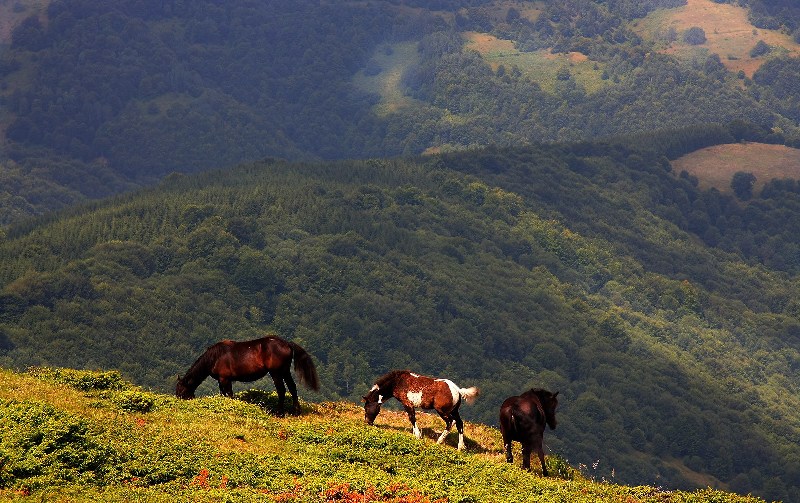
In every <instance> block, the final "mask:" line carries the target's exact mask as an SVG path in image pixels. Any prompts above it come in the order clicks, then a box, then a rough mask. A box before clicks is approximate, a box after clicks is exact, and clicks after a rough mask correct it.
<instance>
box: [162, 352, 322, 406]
mask: <svg viewBox="0 0 800 503" xmlns="http://www.w3.org/2000/svg"><path fill="white" fill-rule="evenodd" d="M292 360H294V371H295V372H296V373H297V376H298V378H299V379H300V382H301V383H303V384H305V385H306V387H308V388H310V389H312V390H314V391H317V390H318V389H319V377H317V369H316V368H315V367H314V361H313V360H312V359H311V356H309V354H308V353H306V351H305V350H304V349H303V348H301V347H300V346H298V345H297V344H295V343H294V342H288V341H285V340H283V339H281V338H279V337H263V338H261V339H256V340H254V341H246V342H235V341H229V340H224V341H220V342H218V343H216V344H214V345H213V346H211V347H210V348H208V349H206V351H205V353H203V354H202V355H200V358H198V359H197V361H195V362H194V363H193V364H192V366H191V368H190V369H189V370H188V371H187V372H186V375H184V376H183V377H178V384H177V385H176V386H175V395H176V396H177V397H178V398H194V390H196V389H197V387H198V386H200V383H201V382H203V380H205V378H206V377H208V376H211V377H213V378H214V379H216V380H217V381H219V392H220V393H221V394H222V395H223V396H229V397H232V396H233V381H241V382H251V381H256V380H258V379H261V378H262V377H264V376H265V375H267V374H269V375H270V376H271V377H272V381H273V382H274V383H275V389H276V390H277V392H278V414H283V411H284V408H283V407H284V401H285V399H286V388H287V387H288V388H289V392H290V393H291V394H292V401H293V406H292V412H293V413H294V414H299V413H300V402H299V400H298V399H297V386H296V385H295V384H294V379H292V373H291V365H292ZM284 382H285V383H286V386H284V384H283V383H284Z"/></svg>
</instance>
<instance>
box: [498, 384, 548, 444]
mask: <svg viewBox="0 0 800 503" xmlns="http://www.w3.org/2000/svg"><path fill="white" fill-rule="evenodd" d="M538 402H539V401H538V399H537V398H536V396H535V395H534V396H530V395H526V394H523V395H520V396H512V397H509V398H507V399H506V400H505V401H504V402H503V404H502V405H501V406H500V429H501V431H502V432H503V435H504V436H505V437H511V438H512V439H513V440H519V441H522V440H523V439H525V438H527V437H530V436H532V435H541V434H542V433H543V432H544V425H545V418H544V416H543V414H542V413H541V412H540V411H541V404H539V403H538Z"/></svg>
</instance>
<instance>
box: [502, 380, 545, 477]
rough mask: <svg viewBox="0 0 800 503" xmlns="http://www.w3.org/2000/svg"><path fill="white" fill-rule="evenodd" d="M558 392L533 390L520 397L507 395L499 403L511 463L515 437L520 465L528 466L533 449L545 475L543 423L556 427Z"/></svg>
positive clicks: (507, 456)
mask: <svg viewBox="0 0 800 503" xmlns="http://www.w3.org/2000/svg"><path fill="white" fill-rule="evenodd" d="M557 396H558V391H556V392H555V393H550V392H549V391H546V390H543V389H538V388H535V389H532V390H530V391H526V392H525V393H523V394H521V395H519V396H512V397H510V398H506V400H505V401H504V402H503V405H501V406H500V432H501V433H502V434H503V445H504V446H505V450H506V461H508V462H509V463H513V462H514V456H513V455H512V454H511V442H512V441H514V440H516V441H517V442H519V443H520V444H522V468H524V469H526V470H530V469H531V451H533V450H535V451H536V453H537V454H538V455H539V461H540V462H541V463H542V475H544V476H545V477H547V467H546V466H545V465H544V449H542V443H543V441H544V425H545V423H547V424H548V425H549V426H550V429H551V430H554V429H555V428H556V424H558V422H557V421H556V408H557V407H558V398H557Z"/></svg>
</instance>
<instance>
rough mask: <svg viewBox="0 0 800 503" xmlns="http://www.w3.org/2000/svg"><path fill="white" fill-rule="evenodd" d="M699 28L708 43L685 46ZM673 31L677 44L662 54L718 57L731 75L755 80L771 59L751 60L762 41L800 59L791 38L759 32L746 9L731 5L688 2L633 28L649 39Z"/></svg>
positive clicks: (708, 0)
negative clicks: (685, 37) (684, 38)
mask: <svg viewBox="0 0 800 503" xmlns="http://www.w3.org/2000/svg"><path fill="white" fill-rule="evenodd" d="M694 26H697V27H700V28H702V29H703V31H704V32H705V34H706V42H705V43H704V44H702V45H699V46H689V45H687V44H685V43H683V41H682V39H681V37H682V34H683V32H684V31H686V30H687V29H689V28H691V27H694ZM669 28H674V29H675V31H676V32H677V33H678V40H677V41H676V42H674V43H673V44H672V45H671V46H670V47H667V48H665V49H663V52H666V53H669V54H674V55H676V56H677V57H680V58H692V57H696V56H697V55H702V54H703V53H710V54H718V55H719V57H720V59H721V60H722V63H723V64H724V65H725V67H726V68H727V69H728V70H730V71H732V72H738V71H739V70H742V71H744V73H745V75H747V76H748V77H752V76H753V72H755V71H756V70H757V69H758V68H759V67H760V66H761V64H762V63H763V62H764V61H765V59H766V58H767V57H768V56H762V57H758V58H751V57H750V50H751V49H752V48H753V47H754V46H755V45H756V44H757V43H758V41H759V40H763V41H764V42H765V43H767V44H769V45H770V46H772V47H779V48H783V50H785V51H787V52H788V53H790V54H793V55H800V45H798V44H797V43H795V42H794V41H793V40H792V38H791V37H790V36H789V35H787V34H785V33H781V32H779V31H776V30H762V29H757V28H756V27H755V26H753V25H752V24H750V21H749V20H748V19H747V9H745V8H743V7H739V6H735V5H730V4H719V3H715V2H713V1H712V0H687V4H686V5H685V6H684V7H680V8H677V9H669V10H666V11H664V10H662V11H656V12H654V13H652V14H651V15H649V16H648V17H647V18H645V19H644V20H641V21H639V22H637V23H636V24H635V25H634V30H635V31H637V33H639V34H640V35H643V36H645V37H647V38H651V37H654V36H655V34H656V33H657V32H662V33H663V32H666V31H667V30H668V29H669Z"/></svg>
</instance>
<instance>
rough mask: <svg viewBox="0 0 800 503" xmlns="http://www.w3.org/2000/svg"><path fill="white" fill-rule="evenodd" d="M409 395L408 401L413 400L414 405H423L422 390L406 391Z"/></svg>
mask: <svg viewBox="0 0 800 503" xmlns="http://www.w3.org/2000/svg"><path fill="white" fill-rule="evenodd" d="M406 396H407V397H408V401H409V402H411V405H413V406H414V407H419V406H420V405H422V391H409V392H408V393H406Z"/></svg>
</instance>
